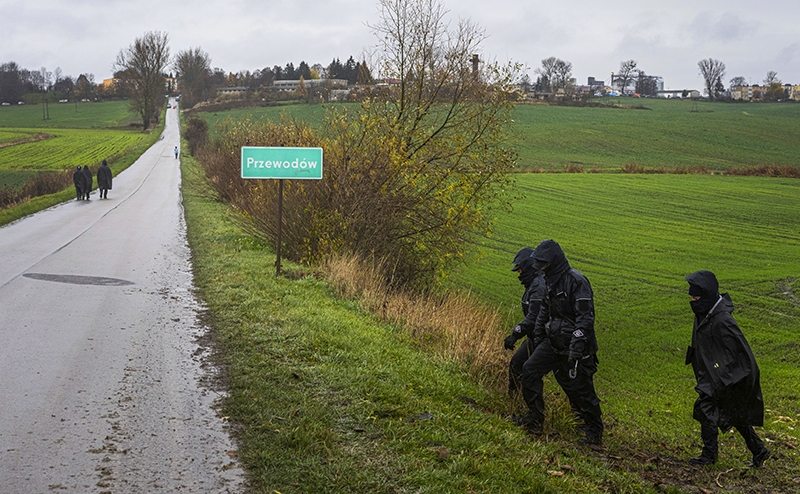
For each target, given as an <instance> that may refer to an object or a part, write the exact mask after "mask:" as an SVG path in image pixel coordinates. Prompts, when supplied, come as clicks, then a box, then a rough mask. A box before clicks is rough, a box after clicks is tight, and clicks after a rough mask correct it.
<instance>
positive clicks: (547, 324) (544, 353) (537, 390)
mask: <svg viewBox="0 0 800 494" xmlns="http://www.w3.org/2000/svg"><path fill="white" fill-rule="evenodd" d="M531 257H532V258H533V261H534V262H533V267H534V268H535V269H539V270H541V271H543V272H544V277H545V291H544V297H543V298H542V306H541V309H540V310H539V314H538V315H536V316H531V312H528V316H526V317H525V320H524V321H523V322H522V323H520V326H521V328H520V331H521V332H531V333H532V335H533V345H534V347H535V349H534V351H533V354H532V355H531V356H530V358H529V359H528V360H526V361H525V363H524V364H523V366H522V396H523V398H525V403H526V404H527V405H528V409H529V412H528V414H527V415H524V416H522V417H520V418H518V419H517V420H515V422H516V423H517V424H518V425H522V426H524V427H526V428H527V429H528V430H530V431H532V432H534V433H541V432H542V430H543V424H544V383H543V382H542V378H543V377H544V376H545V375H546V374H547V373H548V372H551V371H552V372H553V374H554V375H556V380H557V381H559V383H560V384H561V383H562V382H565V381H566V378H565V377H562V376H569V386H566V387H565V386H564V385H562V389H563V390H564V392H565V393H566V394H567V396H568V397H570V401H571V402H572V403H573V406H574V407H576V408H577V410H578V413H579V415H580V417H581V419H583V425H582V427H581V429H582V430H583V432H584V433H585V434H586V436H585V437H583V438H581V439H580V440H579V441H578V442H580V443H581V444H588V445H592V446H599V445H600V444H602V438H603V418H602V412H601V410H600V399H599V398H598V397H597V394H596V393H595V390H594V380H593V376H594V374H595V372H597V357H596V353H597V339H596V338H595V333H594V294H593V293H592V287H591V285H590V284H589V280H588V279H586V277H585V276H584V275H583V274H582V273H581V272H580V271H578V270H577V269H573V268H572V267H571V266H570V265H569V261H567V258H566V256H565V255H564V251H563V250H561V246H560V245H558V243H557V242H555V241H554V240H543V241H542V242H541V243H540V244H539V245H538V246H537V247H536V250H534V252H533V254H532V256H531ZM534 321H535V322H534Z"/></svg>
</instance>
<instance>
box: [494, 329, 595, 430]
mask: <svg viewBox="0 0 800 494" xmlns="http://www.w3.org/2000/svg"><path fill="white" fill-rule="evenodd" d="M535 348H536V347H535V346H533V340H531V338H525V340H524V341H523V342H522V345H520V346H519V348H518V349H517V351H516V352H514V356H512V357H511V361H510V362H509V364H508V394H510V395H513V394H514V393H516V392H517V391H519V390H520V388H521V387H522V372H523V366H524V365H525V362H526V361H527V360H528V359H529V358H531V355H533V351H534V349H535ZM554 376H555V378H556V382H558V385H559V386H561V389H563V390H564V394H566V395H567V399H569V406H570V408H571V409H572V413H573V414H575V415H578V416H580V411H579V410H578V406H577V405H576V404H575V402H574V401H573V400H572V391H571V390H572V379H570V378H569V373H564V372H555V373H554Z"/></svg>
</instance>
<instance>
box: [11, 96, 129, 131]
mask: <svg viewBox="0 0 800 494" xmlns="http://www.w3.org/2000/svg"><path fill="white" fill-rule="evenodd" d="M129 106H130V103H129V102H128V101H108V102H104V103H78V104H77V105H76V104H75V103H53V102H52V101H51V102H49V103H48V105H47V109H46V110H47V112H48V114H49V116H50V118H49V119H47V120H44V119H43V118H42V117H43V112H44V110H45V109H44V107H43V105H42V104H41V103H39V104H27V105H11V106H0V127H25V128H68V129H106V128H128V127H130V126H131V125H132V124H135V125H139V126H141V119H140V118H139V117H138V116H137V115H136V114H134V113H131V112H130V110H129Z"/></svg>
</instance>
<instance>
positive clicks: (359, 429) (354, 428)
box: [353, 427, 364, 432]
mask: <svg viewBox="0 0 800 494" xmlns="http://www.w3.org/2000/svg"><path fill="white" fill-rule="evenodd" d="M353 431H355V432H364V429H362V428H361V427H353Z"/></svg>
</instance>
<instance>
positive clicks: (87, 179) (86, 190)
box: [82, 165, 94, 201]
mask: <svg viewBox="0 0 800 494" xmlns="http://www.w3.org/2000/svg"><path fill="white" fill-rule="evenodd" d="M82 173H83V198H84V199H86V200H87V201H88V200H89V194H91V193H92V178H93V177H94V175H92V170H90V169H89V165H84V166H83V170H82Z"/></svg>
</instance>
